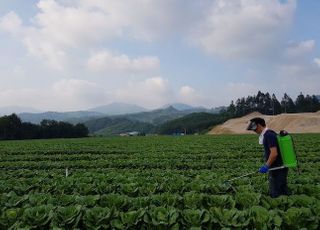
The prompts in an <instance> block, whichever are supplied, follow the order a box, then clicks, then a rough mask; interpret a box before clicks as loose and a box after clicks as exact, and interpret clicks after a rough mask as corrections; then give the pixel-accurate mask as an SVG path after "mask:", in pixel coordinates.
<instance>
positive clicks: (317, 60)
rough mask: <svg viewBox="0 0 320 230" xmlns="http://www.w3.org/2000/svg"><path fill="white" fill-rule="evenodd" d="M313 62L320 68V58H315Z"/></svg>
mask: <svg viewBox="0 0 320 230" xmlns="http://www.w3.org/2000/svg"><path fill="white" fill-rule="evenodd" d="M313 62H314V63H315V64H316V65H318V66H319V67H320V58H314V59H313Z"/></svg>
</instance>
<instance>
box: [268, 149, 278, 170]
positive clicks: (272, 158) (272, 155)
mask: <svg viewBox="0 0 320 230" xmlns="http://www.w3.org/2000/svg"><path fill="white" fill-rule="evenodd" d="M277 156H278V150H277V147H271V148H270V155H269V158H268V161H267V163H266V165H268V167H270V166H271V165H272V164H273V162H274V161H275V160H276V159H277Z"/></svg>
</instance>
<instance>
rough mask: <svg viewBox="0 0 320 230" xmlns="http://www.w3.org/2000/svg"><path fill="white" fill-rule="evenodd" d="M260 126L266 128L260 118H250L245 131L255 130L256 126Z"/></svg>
mask: <svg viewBox="0 0 320 230" xmlns="http://www.w3.org/2000/svg"><path fill="white" fill-rule="evenodd" d="M258 125H261V126H262V127H266V122H265V120H264V119H263V118H261V117H255V118H252V119H251V120H250V122H249V124H248V126H247V130H253V131H254V130H256V128H257V126H258Z"/></svg>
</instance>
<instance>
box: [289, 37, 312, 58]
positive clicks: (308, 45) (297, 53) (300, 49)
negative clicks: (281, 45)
mask: <svg viewBox="0 0 320 230" xmlns="http://www.w3.org/2000/svg"><path fill="white" fill-rule="evenodd" d="M314 48H315V41H314V40H306V41H302V42H300V43H291V44H289V46H288V47H287V49H286V56H287V57H288V58H301V57H304V56H306V55H308V54H310V53H311V52H312V51H313V50H314Z"/></svg>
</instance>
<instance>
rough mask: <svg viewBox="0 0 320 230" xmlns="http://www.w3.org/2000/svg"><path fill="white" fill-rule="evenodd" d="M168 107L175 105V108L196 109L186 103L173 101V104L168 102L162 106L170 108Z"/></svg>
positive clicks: (182, 109)
mask: <svg viewBox="0 0 320 230" xmlns="http://www.w3.org/2000/svg"><path fill="white" fill-rule="evenodd" d="M168 107H173V108H174V109H176V110H179V111H184V110H190V109H194V107H193V106H190V105H187V104H184V103H172V104H166V105H164V106H162V108H168Z"/></svg>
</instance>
